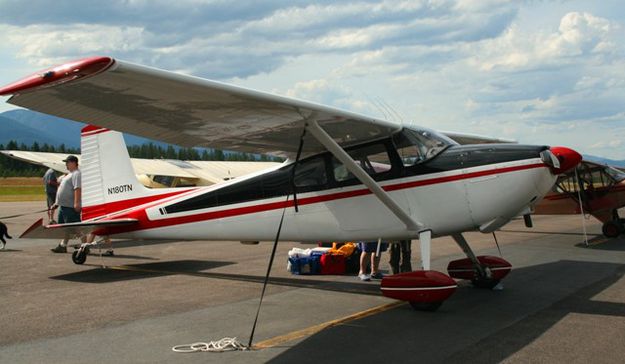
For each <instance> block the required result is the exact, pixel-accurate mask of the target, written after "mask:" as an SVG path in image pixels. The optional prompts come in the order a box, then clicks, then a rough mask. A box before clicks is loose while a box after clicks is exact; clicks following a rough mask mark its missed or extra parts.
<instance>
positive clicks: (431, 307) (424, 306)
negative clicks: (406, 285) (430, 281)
mask: <svg viewBox="0 0 625 364" xmlns="http://www.w3.org/2000/svg"><path fill="white" fill-rule="evenodd" d="M442 304H443V302H410V306H412V308H413V309H415V310H417V311H430V312H434V311H436V310H438V308H439V307H441V305H442Z"/></svg>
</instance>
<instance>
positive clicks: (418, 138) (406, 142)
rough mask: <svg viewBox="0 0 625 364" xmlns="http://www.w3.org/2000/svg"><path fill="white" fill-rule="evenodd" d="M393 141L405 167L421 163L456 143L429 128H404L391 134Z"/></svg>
mask: <svg viewBox="0 0 625 364" xmlns="http://www.w3.org/2000/svg"><path fill="white" fill-rule="evenodd" d="M393 143H394V144H395V148H397V153H398V154H399V156H400V157H401V160H402V162H403V164H404V166H405V167H408V166H412V165H415V164H419V163H423V162H425V161H427V160H430V159H432V158H434V157H436V156H437V155H438V154H440V153H441V152H442V151H443V150H445V149H447V148H448V147H450V146H452V145H457V144H458V143H456V142H454V141H453V140H451V139H449V138H448V137H446V136H444V135H441V134H438V133H437V132H435V131H433V130H429V129H424V128H421V129H408V128H404V129H402V130H401V131H400V132H399V133H397V134H395V135H393Z"/></svg>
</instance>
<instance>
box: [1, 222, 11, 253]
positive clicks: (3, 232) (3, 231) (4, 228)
mask: <svg viewBox="0 0 625 364" xmlns="http://www.w3.org/2000/svg"><path fill="white" fill-rule="evenodd" d="M5 236H6V237H7V238H8V239H13V238H12V237H11V235H9V232H8V229H7V226H6V225H4V224H3V223H2V222H0V241H2V250H4V247H5V246H6V245H7V242H6V240H4V237H5Z"/></svg>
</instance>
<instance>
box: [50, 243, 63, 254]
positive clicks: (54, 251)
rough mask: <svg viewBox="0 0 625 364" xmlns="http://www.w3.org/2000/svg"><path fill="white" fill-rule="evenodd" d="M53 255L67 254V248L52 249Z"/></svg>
mask: <svg viewBox="0 0 625 364" xmlns="http://www.w3.org/2000/svg"><path fill="white" fill-rule="evenodd" d="M50 251H52V252H53V253H67V247H65V246H62V245H57V246H56V247H55V248H52V249H50Z"/></svg>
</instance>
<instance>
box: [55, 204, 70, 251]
mask: <svg viewBox="0 0 625 364" xmlns="http://www.w3.org/2000/svg"><path fill="white" fill-rule="evenodd" d="M68 222H69V216H68V215H67V208H66V207H59V221H58V223H59V224H67V223H68ZM68 241H69V239H68V238H65V239H63V240H61V243H60V244H59V246H61V247H64V248H65V247H67V242H68Z"/></svg>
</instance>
